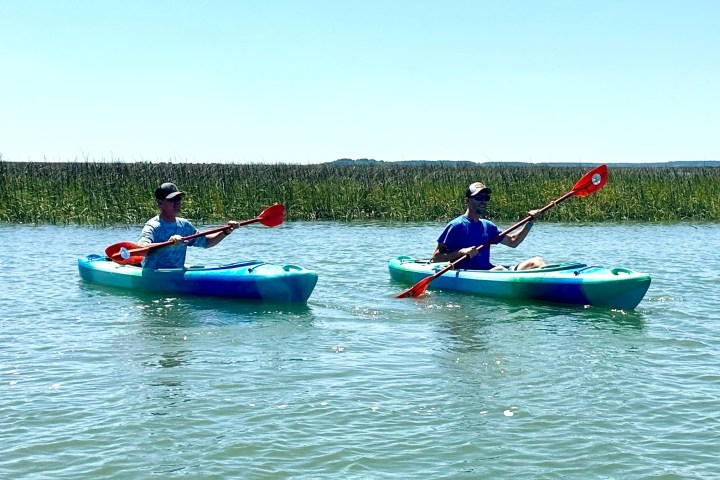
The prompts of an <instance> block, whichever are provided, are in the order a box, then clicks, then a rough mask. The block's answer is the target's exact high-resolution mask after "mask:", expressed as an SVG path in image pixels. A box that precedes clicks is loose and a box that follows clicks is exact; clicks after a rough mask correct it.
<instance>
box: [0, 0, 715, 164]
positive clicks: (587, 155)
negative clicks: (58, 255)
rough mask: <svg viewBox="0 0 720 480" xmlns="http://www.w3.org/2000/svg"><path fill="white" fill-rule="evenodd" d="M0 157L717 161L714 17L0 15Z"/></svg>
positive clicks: (512, 5) (477, 7)
mask: <svg viewBox="0 0 720 480" xmlns="http://www.w3.org/2000/svg"><path fill="white" fill-rule="evenodd" d="M0 32H2V41H0V154H1V155H2V158H3V159H4V160H9V161H25V160H42V159H43V158H46V159H48V160H53V161H65V160H75V159H79V160H82V159H84V158H89V159H90V160H102V159H105V160H109V159H111V158H115V159H120V160H124V161H144V160H150V161H156V160H161V161H167V160H174V161H193V162H238V163H260V162H267V163H317V162H326V161H332V160H335V159H338V158H344V157H348V158H375V159H378V160H387V161H396V160H417V159H424V160H437V159H448V160H472V161H478V162H485V161H490V160H492V161H530V162H554V161H561V162H562V161H569V162H575V161H583V162H597V163H602V162H610V163H612V162H651V161H673V160H720V1H717V0H705V1H701V0H678V1H663V0H647V1H644V0H637V1H635V0H621V1H615V0H594V1H592V0H517V1H514V0H488V1H484V0H466V1H452V0H447V1H437V0H434V1H425V0H395V1H393V0H356V1H350V0H325V1H321V0H307V1H304V0H257V1H255V0H253V1H245V0H235V1H230V0H228V1H220V0H217V1H212V0H209V1H200V0H197V1H182V0H173V1H170V0H147V1H145V0H143V1H136V0H123V1H117V0H115V1H106V0H86V1H80V0H76V1H71V0H67V1H64V0H46V1H43V0H0Z"/></svg>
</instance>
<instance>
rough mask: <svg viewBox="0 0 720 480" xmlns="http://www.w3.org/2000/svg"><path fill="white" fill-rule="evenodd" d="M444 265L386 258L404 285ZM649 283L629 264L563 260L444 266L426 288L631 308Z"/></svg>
mask: <svg viewBox="0 0 720 480" xmlns="http://www.w3.org/2000/svg"><path fill="white" fill-rule="evenodd" d="M447 265H448V263H447V262H443V263H431V262H428V261H422V260H418V259H416V258H413V257H408V256H400V257H396V258H393V259H391V260H390V261H389V262H388V268H389V270H390V277H391V278H392V279H394V280H397V281H399V282H403V283H417V282H419V281H420V280H422V279H424V278H427V277H429V276H431V275H433V274H435V273H436V272H437V271H439V270H440V269H442V268H444V267H446V266H447ZM650 282H651V279H650V275H648V274H646V273H640V272H636V271H634V270H631V269H628V268H607V267H599V266H589V265H587V264H584V263H572V262H568V263H563V264H554V265H547V266H545V267H543V268H537V269H532V270H523V271H519V272H517V271H511V270H449V271H447V272H445V273H444V274H443V275H441V276H439V277H437V278H436V279H435V280H433V281H432V282H431V283H430V285H429V288H433V289H439V290H454V291H460V292H467V293H472V294H476V295H481V296H487V297H496V298H511V299H530V300H539V301H545V302H554V303H569V304H575V305H593V306H597V307H605V308H615V309H628V310H631V309H634V308H635V307H637V305H638V304H639V303H640V301H641V300H642V299H643V297H644V296H645V293H646V292H647V290H648V288H649V287H650Z"/></svg>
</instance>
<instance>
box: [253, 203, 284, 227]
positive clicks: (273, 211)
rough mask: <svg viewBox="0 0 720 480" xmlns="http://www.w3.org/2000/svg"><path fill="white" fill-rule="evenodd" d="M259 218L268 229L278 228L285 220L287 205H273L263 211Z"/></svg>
mask: <svg viewBox="0 0 720 480" xmlns="http://www.w3.org/2000/svg"><path fill="white" fill-rule="evenodd" d="M257 218H258V220H259V221H260V223H262V224H263V225H265V226H266V227H277V226H278V225H280V224H281V223H283V221H284V220H285V205H283V204H282V203H276V204H275V205H271V206H269V207H268V208H266V209H265V210H263V211H262V212H261V213H260V215H258V217H257Z"/></svg>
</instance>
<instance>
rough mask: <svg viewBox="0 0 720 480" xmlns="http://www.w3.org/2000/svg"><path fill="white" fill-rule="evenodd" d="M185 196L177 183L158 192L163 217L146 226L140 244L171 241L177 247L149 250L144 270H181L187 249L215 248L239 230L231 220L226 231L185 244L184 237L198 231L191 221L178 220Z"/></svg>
mask: <svg viewBox="0 0 720 480" xmlns="http://www.w3.org/2000/svg"><path fill="white" fill-rule="evenodd" d="M183 195H185V192H181V191H180V190H179V189H178V187H177V186H176V185H175V184H174V183H169V182H168V183H163V184H162V185H160V186H159V187H158V188H156V189H155V201H156V202H157V205H158V208H160V214H159V215H156V216H154V217H153V218H151V219H150V220H148V221H147V222H146V223H145V226H144V227H143V229H142V233H141V234H140V240H138V244H140V245H148V244H151V243H161V242H166V241H168V240H172V241H173V242H174V245H169V246H167V247H164V248H157V249H154V250H150V251H149V252H148V253H147V255H146V256H145V258H144V260H143V263H142V265H143V267H144V268H153V269H155V268H182V267H183V266H184V265H185V254H186V253H187V247H188V246H192V247H201V248H210V247H214V246H215V245H217V244H218V243H220V242H221V241H222V240H223V238H225V237H226V236H228V235H230V232H232V229H233V228H237V227H238V222H235V221H233V220H231V221H229V222H228V224H229V225H230V226H231V227H230V228H228V229H227V230H223V231H220V232H216V233H211V234H209V235H203V236H199V237H195V238H192V239H190V240H188V241H187V242H183V241H182V237H187V236H188V235H194V234H195V233H197V229H196V228H195V227H194V226H193V224H192V223H190V221H188V220H187V219H185V218H180V217H178V214H179V213H180V208H181V204H182V197H183Z"/></svg>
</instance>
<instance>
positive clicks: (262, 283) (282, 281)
mask: <svg viewBox="0 0 720 480" xmlns="http://www.w3.org/2000/svg"><path fill="white" fill-rule="evenodd" d="M78 270H79V271H80V276H81V278H82V279H83V280H85V281H87V282H90V283H95V284H99V285H106V286H111V287H119V288H126V289H133V290H143V291H154V292H173V293H183V294H190V295H200V296H209V297H229V298H235V299H241V300H259V301H270V302H306V301H307V299H308V298H309V297H310V294H311V293H312V291H313V289H314V288H315V285H316V283H317V280H318V275H317V273H315V272H314V271H312V270H307V269H305V268H303V267H299V266H296V265H275V264H270V263H265V262H261V261H258V260H250V261H245V262H237V263H232V264H228V265H219V266H211V267H210V266H186V267H185V268H163V269H157V270H151V269H145V268H140V267H137V266H132V265H119V264H117V263H115V262H112V261H110V260H109V259H107V257H105V256H104V255H95V254H93V255H88V256H86V257H82V258H80V259H78Z"/></svg>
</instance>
